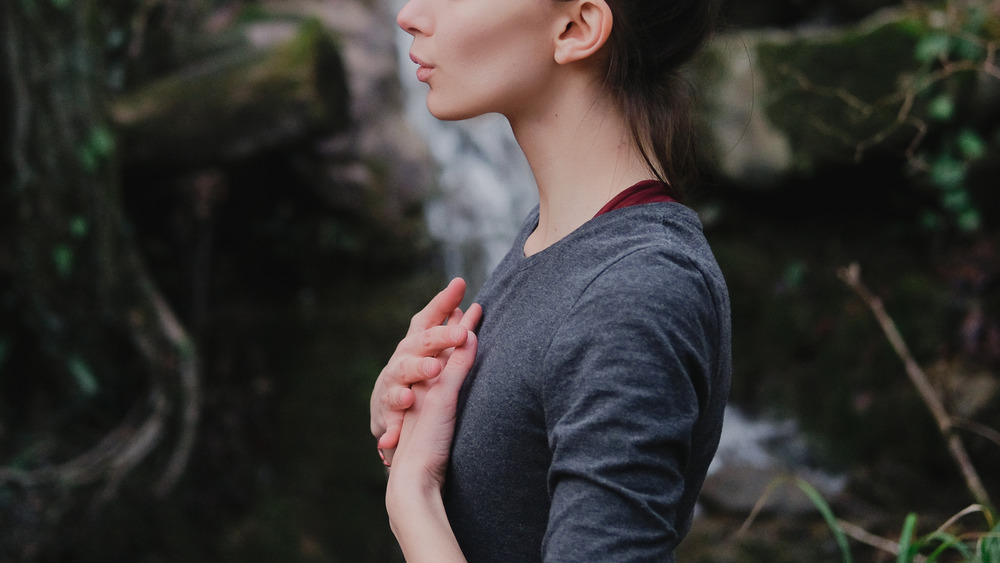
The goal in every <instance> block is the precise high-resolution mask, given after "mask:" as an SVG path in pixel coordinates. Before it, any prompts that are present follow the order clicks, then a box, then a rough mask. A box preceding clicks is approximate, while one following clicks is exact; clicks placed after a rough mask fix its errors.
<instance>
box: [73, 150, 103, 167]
mask: <svg viewBox="0 0 1000 563" xmlns="http://www.w3.org/2000/svg"><path fill="white" fill-rule="evenodd" d="M77 156H78V157H79V159H80V166H81V167H83V171H84V172H86V173H87V174H93V173H94V172H97V168H98V167H99V166H100V164H101V163H100V162H99V160H98V158H97V155H95V154H94V151H93V149H91V148H90V145H83V146H82V147H80V151H79V153H78V155H77Z"/></svg>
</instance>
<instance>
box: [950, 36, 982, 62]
mask: <svg viewBox="0 0 1000 563" xmlns="http://www.w3.org/2000/svg"><path fill="white" fill-rule="evenodd" d="M955 54H956V55H958V57H959V58H960V59H963V60H967V61H981V60H983V59H985V58H986V49H984V48H983V47H982V46H980V45H979V44H978V43H976V42H975V41H971V40H969V39H965V38H961V39H958V40H957V41H956V42H955Z"/></svg>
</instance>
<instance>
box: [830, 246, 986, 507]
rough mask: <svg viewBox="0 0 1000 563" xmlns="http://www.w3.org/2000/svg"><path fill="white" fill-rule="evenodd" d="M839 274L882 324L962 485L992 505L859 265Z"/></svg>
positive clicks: (924, 376) (937, 400)
mask: <svg viewBox="0 0 1000 563" xmlns="http://www.w3.org/2000/svg"><path fill="white" fill-rule="evenodd" d="M838 275H839V277H840V279H841V280H843V281H844V283H845V284H847V286H848V287H850V288H851V289H852V290H854V292H855V293H856V294H857V295H858V297H860V298H861V299H862V301H864V302H865V304H867V305H868V308H869V309H871V311H872V313H873V314H874V315H875V319H876V320H877V321H878V323H879V325H880V326H881V327H882V331H883V332H884V333H885V336H886V338H887V339H888V340H889V343H890V344H891V345H892V347H893V349H894V350H895V351H896V355H897V356H899V358H900V359H901V360H902V361H903V365H904V367H905V368H906V374H907V375H908V376H909V378H910V381H911V382H912V383H913V385H914V387H916V388H917V392H918V393H920V397H921V399H923V401H924V404H925V405H927V408H928V410H930V412H931V414H932V415H933V416H934V420H935V421H936V422H937V425H938V429H939V430H940V431H941V434H942V435H943V436H944V438H945V441H946V442H947V444H948V452H949V453H950V454H951V457H952V459H954V460H955V463H957V464H958V467H959V469H960V470H961V472H962V476H963V477H964V478H965V484H966V487H968V489H969V492H970V493H972V496H973V497H974V498H975V499H976V502H978V503H980V504H984V505H987V506H992V505H993V503H992V502H990V496H989V493H988V492H987V491H986V488H985V487H984V486H983V483H982V480H981V479H980V478H979V474H978V473H976V468H975V467H974V466H973V465H972V460H970V459H969V454H968V452H967V451H966V449H965V446H964V444H963V443H962V439H961V437H959V435H958V434H957V433H955V432H954V427H955V424H954V422H953V421H952V418H951V416H950V415H949V414H948V412H947V411H946V410H945V408H944V404H943V403H942V402H941V398H940V397H939V396H938V394H937V392H936V391H935V390H934V387H933V386H932V385H931V383H930V381H929V380H928V379H927V374H925V373H924V370H923V369H922V368H921V367H920V364H918V363H917V361H916V360H915V359H914V358H913V354H911V353H910V349H909V347H907V345H906V341H905V340H903V336H902V335H901V334H900V333H899V330H898V329H897V328H896V323H894V322H893V320H892V318H891V317H890V316H889V314H888V313H887V312H886V310H885V306H884V305H883V304H882V300H881V299H879V298H878V297H877V296H876V295H875V294H873V293H872V292H871V291H870V290H869V289H868V287H867V286H865V284H864V283H863V282H862V281H861V267H860V266H859V265H858V264H857V263H854V264H851V265H850V266H848V267H846V268H843V269H841V270H840V271H839V272H838Z"/></svg>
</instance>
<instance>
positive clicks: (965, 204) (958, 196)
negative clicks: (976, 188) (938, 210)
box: [941, 190, 970, 213]
mask: <svg viewBox="0 0 1000 563" xmlns="http://www.w3.org/2000/svg"><path fill="white" fill-rule="evenodd" d="M941 204H942V205H944V206H945V208H946V209H949V210H951V211H954V212H956V213H964V212H966V211H968V210H969V208H970V205H969V194H968V193H966V191H965V190H951V191H949V192H947V193H945V194H944V196H943V197H942V198H941Z"/></svg>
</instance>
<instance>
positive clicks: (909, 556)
mask: <svg viewBox="0 0 1000 563" xmlns="http://www.w3.org/2000/svg"><path fill="white" fill-rule="evenodd" d="M916 527H917V515H916V514H914V513H913V512H911V513H909V514H907V515H906V520H905V521H904V522H903V533H902V534H900V536H899V553H898V554H897V555H896V563H910V562H911V561H913V553H914V552H915V551H916V550H915V549H914V548H915V547H917V546H914V545H913V529H914V528H916Z"/></svg>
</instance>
